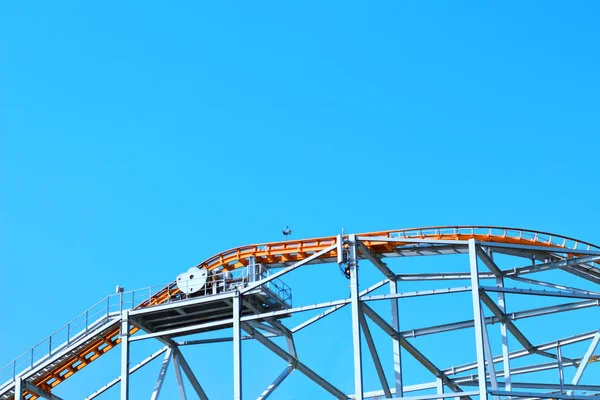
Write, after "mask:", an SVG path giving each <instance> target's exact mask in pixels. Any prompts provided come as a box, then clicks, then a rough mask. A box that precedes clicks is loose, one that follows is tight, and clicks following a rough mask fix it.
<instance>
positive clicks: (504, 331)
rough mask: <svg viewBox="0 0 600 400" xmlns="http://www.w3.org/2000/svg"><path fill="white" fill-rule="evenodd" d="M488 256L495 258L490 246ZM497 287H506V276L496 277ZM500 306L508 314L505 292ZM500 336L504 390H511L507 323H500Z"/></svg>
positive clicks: (499, 302)
mask: <svg viewBox="0 0 600 400" xmlns="http://www.w3.org/2000/svg"><path fill="white" fill-rule="evenodd" d="M487 253H488V256H489V257H490V259H492V260H493V259H494V253H493V252H492V250H491V249H489V248H488V252H487ZM496 287H499V288H503V287H504V277H501V276H499V277H496ZM498 307H499V308H500V310H501V311H502V313H503V314H506V299H505V296H504V293H503V292H498ZM500 336H501V337H502V362H503V367H504V390H506V391H507V392H510V391H511V390H512V383H511V377H510V357H509V356H508V355H509V349H508V331H507V329H506V323H504V322H501V323H500Z"/></svg>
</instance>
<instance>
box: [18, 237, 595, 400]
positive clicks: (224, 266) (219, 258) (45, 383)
mask: <svg viewBox="0 0 600 400" xmlns="http://www.w3.org/2000/svg"><path fill="white" fill-rule="evenodd" d="M356 236H357V237H360V238H361V240H362V241H363V243H364V244H365V246H366V247H367V248H368V249H369V250H370V251H371V252H372V253H374V254H376V255H378V256H379V257H388V256H392V255H394V252H395V249H397V248H398V247H399V246H414V247H415V252H416V253H417V254H419V251H420V250H419V248H418V247H419V246H418V245H417V244H416V243H415V242H413V241H412V240H414V239H421V240H422V239H428V244H429V245H430V248H429V250H428V251H431V248H433V249H434V250H433V251H436V250H435V246H436V245H440V246H442V245H443V246H446V247H448V246H450V247H451V246H452V242H453V241H464V240H468V239H475V240H477V241H479V242H482V243H486V242H493V243H502V244H506V245H507V246H510V245H521V246H523V245H525V246H531V250H532V251H535V249H536V248H537V249H540V251H541V250H543V251H544V252H548V251H551V252H554V253H557V254H562V255H563V257H573V256H584V255H589V254H597V252H600V247H599V246H596V245H593V244H591V243H588V242H585V241H582V240H578V239H573V238H569V237H565V236H561V235H556V234H551V233H546V232H539V231H532V230H525V229H516V228H507V227H495V226H437V227H427V228H411V229H399V230H389V231H379V232H367V233H363V234H359V235H356ZM338 239H342V238H341V236H327V237H321V238H312V239H299V240H289V241H280V242H272V243H263V244H253V245H247V246H240V247H236V248H233V249H230V250H226V251H223V252H220V253H217V254H215V255H213V256H212V257H209V258H208V259H206V260H205V261H203V262H201V263H200V264H198V265H197V267H198V268H201V267H203V268H206V269H208V270H227V271H230V270H234V269H236V268H242V267H245V266H247V265H248V262H249V260H250V259H251V257H254V259H255V260H256V262H258V263H260V264H263V265H268V266H269V267H271V268H278V267H284V266H287V265H291V264H293V263H295V262H298V261H302V260H306V259H307V258H309V257H311V256H313V255H315V254H316V253H319V252H322V251H324V250H326V249H327V248H330V247H331V250H329V251H328V252H325V253H323V254H321V255H319V256H318V257H315V258H314V260H311V262H313V263H316V262H328V261H332V260H333V259H336V258H337V257H338V249H340V248H341V247H335V246H333V245H335V244H336V243H338ZM385 239H394V240H393V242H391V241H386V240H385ZM332 246H333V247H332ZM340 246H341V245H340ZM431 246H432V247H431ZM508 248H509V247H507V249H508ZM361 256H362V255H360V254H359V257H361ZM599 263H600V261H596V262H595V264H599ZM595 264H594V263H592V264H588V265H587V266H585V267H583V266H582V267H581V268H582V270H581V271H580V273H581V274H588V275H589V276H590V277H591V278H592V279H593V280H597V281H598V282H600V270H599V269H598V268H597V267H596V266H595ZM178 292H179V291H178V289H177V288H176V285H175V282H173V283H171V284H170V285H168V286H166V287H165V288H164V289H162V290H161V291H159V292H158V293H156V294H155V295H154V296H152V297H151V298H150V299H149V300H146V301H144V302H141V303H140V304H138V305H137V306H136V307H134V308H144V307H150V306H154V305H157V304H162V303H165V302H167V301H169V299H170V298H171V297H173V296H174V295H176V294H177V293H178ZM136 330H137V328H135V327H132V328H131V333H134V332H135V331H136ZM119 342H120V339H119V327H118V326H114V327H111V328H110V329H108V330H106V331H105V332H102V334H101V335H99V336H98V337H97V338H96V339H95V340H92V341H90V342H89V343H87V344H86V346H84V347H83V348H81V349H80V350H79V351H78V352H77V353H76V354H74V355H73V356H71V357H69V358H68V359H66V360H65V361H63V362H61V363H60V364H58V365H56V366H53V367H52V368H51V369H49V370H48V371H47V372H45V373H44V374H43V375H41V376H40V377H39V378H37V379H36V380H34V381H33V384H34V385H35V386H37V387H39V388H40V389H42V390H44V391H46V392H51V390H52V389H53V388H54V387H56V386H57V385H59V384H60V383H61V382H64V381H65V380H66V379H68V378H69V377H71V376H72V375H74V374H75V373H76V372H77V371H79V370H81V369H82V368H84V367H85V366H87V365H89V364H90V363H92V362H93V361H94V360H95V359H97V358H98V357H100V356H101V355H102V354H105V353H106V352H108V351H109V350H110V349H112V348H114V347H115V346H116V345H117V344H119ZM25 398H27V399H33V400H35V399H37V398H38V396H37V395H35V394H34V393H32V392H28V393H27V394H26V397H25Z"/></svg>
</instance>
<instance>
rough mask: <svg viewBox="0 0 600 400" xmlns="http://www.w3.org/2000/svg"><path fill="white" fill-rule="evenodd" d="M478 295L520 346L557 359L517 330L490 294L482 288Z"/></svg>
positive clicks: (530, 351)
mask: <svg viewBox="0 0 600 400" xmlns="http://www.w3.org/2000/svg"><path fill="white" fill-rule="evenodd" d="M479 295H480V297H481V301H483V303H484V304H485V305H486V306H487V307H488V308H489V309H490V311H491V312H492V313H493V314H494V315H495V316H496V317H497V318H498V319H499V320H500V322H502V323H504V324H506V328H508V330H509V331H510V333H512V335H513V336H514V337H515V339H517V341H518V342H519V343H521V346H523V347H524V348H525V350H527V351H528V352H529V353H535V354H539V355H541V356H545V357H549V358H553V359H557V356H556V355H555V354H552V353H549V352H547V351H543V350H538V348H537V347H535V346H534V345H533V344H532V343H531V342H530V341H529V339H527V338H526V337H525V335H524V334H523V332H521V331H520V330H519V328H517V326H516V325H515V324H514V322H513V321H512V320H510V319H509V318H507V317H506V314H504V313H503V312H502V310H500V307H498V305H497V304H496V303H495V302H494V300H492V299H491V298H490V296H488V295H487V293H485V291H484V290H480V294H479ZM563 359H564V360H566V361H573V360H572V359H570V358H566V357H563Z"/></svg>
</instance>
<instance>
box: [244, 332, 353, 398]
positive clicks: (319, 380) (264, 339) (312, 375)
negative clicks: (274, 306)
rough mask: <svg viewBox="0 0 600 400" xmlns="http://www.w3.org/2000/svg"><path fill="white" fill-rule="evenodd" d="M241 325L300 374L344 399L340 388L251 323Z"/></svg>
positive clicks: (336, 396) (344, 396)
mask: <svg viewBox="0 0 600 400" xmlns="http://www.w3.org/2000/svg"><path fill="white" fill-rule="evenodd" d="M241 326H242V328H243V329H244V330H245V331H246V332H248V334H250V335H252V336H254V337H255V338H256V340H257V341H259V342H260V343H262V344H263V345H264V346H265V347H266V348H268V349H269V350H271V351H272V352H273V353H275V354H276V355H278V356H279V357H281V358H282V359H284V360H285V361H287V362H288V363H290V364H292V365H293V366H294V368H295V369H297V370H298V371H300V372H301V373H302V374H304V375H306V376H307V377H308V378H309V379H311V380H312V381H313V382H315V383H316V384H318V385H319V386H321V387H322V388H323V389H325V390H327V391H328V392H329V393H331V394H332V395H333V396H334V397H335V398H337V399H342V400H346V395H345V394H344V393H343V392H342V391H341V390H339V389H338V388H336V387H335V386H333V385H332V384H331V383H329V382H328V381H327V380H326V379H324V378H323V377H321V376H320V375H318V374H317V373H316V372H314V371H313V370H311V369H310V368H308V367H307V366H306V365H305V364H303V363H302V362H301V361H299V360H298V359H297V358H294V357H293V356H292V355H291V354H290V353H288V352H287V351H285V350H284V349H282V348H281V347H279V346H278V345H277V344H275V343H273V342H272V341H271V340H269V339H267V337H265V336H264V335H263V334H262V333H260V332H259V331H258V330H256V329H254V328H253V327H252V326H251V325H249V324H247V323H245V322H242V324H241Z"/></svg>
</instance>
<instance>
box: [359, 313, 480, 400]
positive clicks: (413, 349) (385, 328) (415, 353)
mask: <svg viewBox="0 0 600 400" xmlns="http://www.w3.org/2000/svg"><path fill="white" fill-rule="evenodd" d="M362 309H363V312H364V313H365V314H366V315H367V316H368V317H369V318H370V319H371V320H372V321H373V322H375V323H376V324H377V325H379V327H380V328H381V329H383V331H384V332H386V333H387V334H388V335H390V336H392V337H394V338H396V340H398V341H399V342H400V345H401V346H402V347H403V348H404V349H405V350H406V351H407V352H408V353H410V354H411V355H412V356H413V357H414V358H415V359H416V360H417V361H419V362H420V363H421V364H422V365H423V366H424V367H425V368H427V369H428V370H429V371H430V372H431V373H432V374H434V375H435V376H436V377H438V378H440V379H442V381H443V383H444V384H445V385H446V386H448V387H449V388H450V389H451V390H452V391H453V392H455V393H460V392H463V390H462V389H461V387H460V386H458V385H457V384H456V382H454V381H453V380H452V379H450V378H449V377H448V376H447V375H446V374H445V373H444V372H443V371H442V370H440V369H439V368H438V367H436V366H435V365H434V364H433V363H432V362H431V361H430V360H429V359H428V358H427V357H425V355H423V353H421V352H420V351H419V350H418V349H417V348H416V347H414V346H413V345H412V344H411V343H410V342H409V341H408V340H406V339H405V338H404V336H402V335H401V334H400V333H399V332H398V331H396V330H395V329H394V328H393V327H392V326H391V325H390V324H388V323H387V322H386V321H385V320H384V319H383V318H381V317H380V316H379V314H377V313H376V312H375V311H374V310H373V309H372V308H371V307H369V306H368V305H367V304H365V303H363V304H362ZM467 398H469V399H470V397H467Z"/></svg>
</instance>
